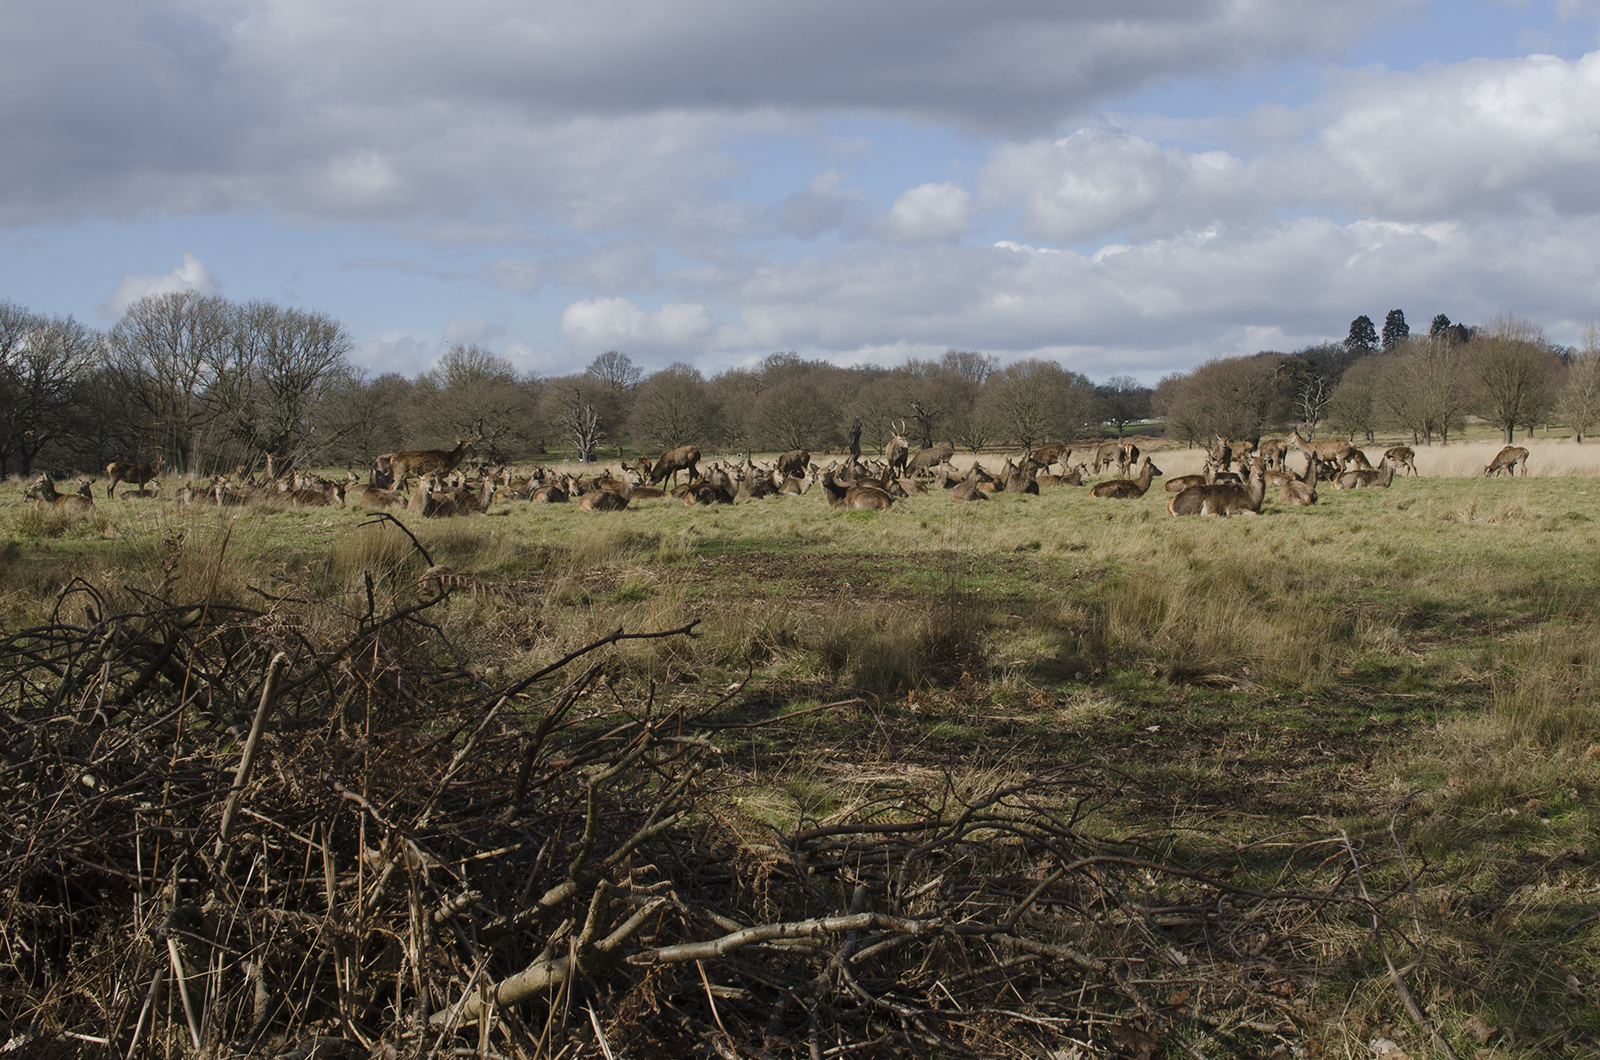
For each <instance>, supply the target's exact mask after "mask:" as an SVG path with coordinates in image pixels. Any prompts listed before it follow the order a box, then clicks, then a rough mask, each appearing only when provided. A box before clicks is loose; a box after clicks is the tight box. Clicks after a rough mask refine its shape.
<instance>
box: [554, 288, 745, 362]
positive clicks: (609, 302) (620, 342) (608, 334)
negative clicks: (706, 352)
mask: <svg viewBox="0 0 1600 1060" xmlns="http://www.w3.org/2000/svg"><path fill="white" fill-rule="evenodd" d="M716 324H717V321H716V314H714V313H713V312H712V311H711V310H710V309H709V308H708V307H706V306H704V305H700V304H698V303H692V302H674V303H668V304H666V305H663V306H662V307H661V308H660V309H659V310H657V311H656V312H654V313H651V312H647V311H646V310H644V309H641V308H639V307H638V306H637V305H634V304H633V303H632V302H630V301H628V300H627V299H625V298H589V299H585V300H583V301H581V302H573V303H572V304H571V305H569V306H567V307H566V308H565V309H563V310H562V311H561V332H562V334H564V335H565V336H566V337H567V338H568V339H569V340H571V341H572V342H573V343H575V344H576V345H577V346H578V347H579V348H580V349H587V350H594V351H596V352H603V351H605V350H612V349H643V350H646V351H649V350H655V349H661V348H667V349H674V350H677V349H685V348H693V347H695V346H697V345H700V344H703V343H705V342H706V341H708V340H709V339H710V338H711V336H712V334H713V332H714V331H715V329H716Z"/></svg>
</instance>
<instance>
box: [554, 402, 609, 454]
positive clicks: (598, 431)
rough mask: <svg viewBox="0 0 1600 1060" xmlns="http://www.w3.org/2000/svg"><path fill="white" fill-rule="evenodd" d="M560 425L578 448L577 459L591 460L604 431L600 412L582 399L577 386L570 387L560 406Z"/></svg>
mask: <svg viewBox="0 0 1600 1060" xmlns="http://www.w3.org/2000/svg"><path fill="white" fill-rule="evenodd" d="M561 426H562V428H563V429H564V430H565V431H566V432H567V436H568V437H569V438H571V439H572V444H573V446H574V447H575V448H576V449H577V450H578V461H579V462H580V463H585V464H586V463H588V462H590V461H591V460H593V459H594V451H595V449H596V448H598V447H599V445H600V442H601V441H602V440H604V438H605V436H606V432H605V429H604V427H603V426H602V424H601V420H600V413H599V412H598V411H596V409H595V407H594V406H593V405H591V404H589V403H588V402H586V401H584V399H583V391H581V390H580V389H578V388H577V387H573V388H572V396H571V397H570V398H568V399H567V400H566V402H565V403H564V405H563V407H562V410H561Z"/></svg>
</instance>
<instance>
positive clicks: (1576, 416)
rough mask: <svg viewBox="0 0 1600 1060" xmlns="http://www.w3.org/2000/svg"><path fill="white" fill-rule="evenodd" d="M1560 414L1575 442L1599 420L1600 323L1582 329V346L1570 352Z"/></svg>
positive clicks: (1580, 442) (1579, 441)
mask: <svg viewBox="0 0 1600 1060" xmlns="http://www.w3.org/2000/svg"><path fill="white" fill-rule="evenodd" d="M1560 407H1561V414H1562V415H1563V416H1564V417H1565V418H1566V421H1567V424H1568V425H1569V426H1571V428H1572V431H1573V435H1574V436H1575V438H1576V440H1577V442H1578V444H1580V445H1581V444H1582V443H1583V436H1584V435H1585V434H1587V433H1589V428H1590V427H1591V426H1593V425H1594V423H1595V422H1596V421H1597V420H1600V322H1591V323H1590V324H1589V325H1588V326H1587V327H1585V328H1584V329H1583V346H1582V347H1581V348H1580V349H1578V350H1577V352H1575V353H1574V354H1573V355H1572V363H1571V364H1570V365H1569V366H1568V367H1567V378H1566V383H1565V384H1564V386H1563V387H1562V390H1561V406H1560Z"/></svg>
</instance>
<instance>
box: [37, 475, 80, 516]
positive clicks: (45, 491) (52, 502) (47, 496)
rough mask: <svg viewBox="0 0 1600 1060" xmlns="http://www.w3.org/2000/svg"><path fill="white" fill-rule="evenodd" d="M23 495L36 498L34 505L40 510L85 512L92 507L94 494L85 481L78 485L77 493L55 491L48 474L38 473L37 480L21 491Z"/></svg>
mask: <svg viewBox="0 0 1600 1060" xmlns="http://www.w3.org/2000/svg"><path fill="white" fill-rule="evenodd" d="M23 496H26V497H36V498H38V503H37V504H35V505H34V507H36V508H38V509H39V510H40V511H41V512H46V511H56V512H87V511H89V510H90V509H92V508H93V507H94V494H93V493H92V492H91V491H90V489H89V484H88V483H87V482H85V483H84V484H83V485H81V486H79V487H78V492H77V493H57V492H56V484H55V483H54V482H52V481H51V480H50V476H49V475H40V476H39V481H37V482H35V483H34V484H33V485H31V486H29V487H28V488H27V489H26V490H24V491H23Z"/></svg>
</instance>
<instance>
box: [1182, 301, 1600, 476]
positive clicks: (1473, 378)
mask: <svg viewBox="0 0 1600 1060" xmlns="http://www.w3.org/2000/svg"><path fill="white" fill-rule="evenodd" d="M1154 413H1155V415H1156V416H1158V417H1160V418H1162V419H1164V420H1166V424H1167V432H1168V434H1169V436H1172V437H1175V438H1178V439H1180V440H1183V441H1187V442H1190V443H1207V444H1209V443H1210V441H1211V440H1212V439H1213V438H1214V437H1215V436H1217V435H1222V436H1224V437H1227V438H1231V439H1242V438H1255V437H1259V436H1260V435H1261V434H1262V433H1264V432H1267V431H1271V430H1274V429H1278V428H1280V427H1283V426H1286V425H1288V424H1298V425H1303V427H1304V428H1305V429H1307V430H1308V431H1310V432H1316V431H1318V430H1321V431H1322V432H1323V433H1324V434H1333V435H1338V436H1342V437H1347V438H1349V439H1351V440H1352V441H1354V440H1356V439H1357V438H1363V439H1365V440H1367V441H1371V440H1372V439H1373V437H1374V435H1375V434H1376V432H1378V431H1386V432H1389V433H1396V434H1410V435H1411V437H1412V440H1413V441H1414V442H1415V443H1417V444H1421V445H1433V444H1435V443H1436V442H1437V443H1438V444H1441V445H1447V444H1449V441H1450V436H1451V435H1452V434H1459V433H1460V432H1461V431H1462V430H1463V429H1464V428H1465V426H1466V423H1467V421H1468V419H1469V417H1471V418H1475V419H1478V420H1480V421H1482V422H1485V423H1488V424H1490V425H1491V426H1493V427H1494V428H1495V429H1496V430H1498V431H1499V432H1500V433H1501V435H1502V437H1503V438H1504V439H1505V441H1506V443H1507V444H1509V443H1510V442H1511V441H1512V440H1513V439H1514V437H1515V434H1516V431H1518V430H1524V431H1527V432H1528V433H1529V434H1530V435H1531V434H1532V432H1533V431H1534V430H1535V429H1536V428H1539V427H1545V426H1551V425H1555V424H1561V425H1564V426H1566V427H1568V428H1570V429H1571V430H1572V432H1573V435H1574V437H1575V439H1576V440H1577V441H1578V442H1582V441H1583V439H1584V437H1585V435H1587V434H1588V433H1589V431H1590V429H1591V428H1592V427H1593V426H1594V425H1595V423H1596V421H1597V419H1600V329H1597V327H1596V325H1594V324H1591V325H1589V327H1588V328H1587V329H1586V330H1585V331H1584V335H1583V345H1582V346H1581V347H1572V346H1562V345H1559V344H1555V343H1551V342H1549V341H1547V339H1546V338H1545V334H1544V330H1543V329H1542V328H1541V327H1539V325H1537V324H1535V323H1534V322H1533V321H1531V320H1528V319H1527V318H1525V317H1520V316H1515V315H1510V314H1507V315H1503V316H1498V317H1495V318H1493V319H1491V320H1489V321H1487V322H1485V323H1483V324H1480V325H1477V326H1473V327H1469V326H1467V325H1463V324H1457V323H1453V322H1452V321H1451V320H1450V318H1449V317H1448V316H1446V315H1444V314H1442V313H1441V314H1439V315H1437V316H1435V317H1434V318H1433V320H1432V322H1431V324H1430V326H1429V329H1428V333H1427V334H1426V335H1412V334H1411V332H1410V328H1409V326H1408V325H1407V324H1406V320H1405V314H1404V313H1403V312H1402V311H1401V310H1398V309H1396V310H1392V311H1391V312H1390V313H1389V314H1388V317H1387V318H1386V320H1385V322H1384V327H1383V331H1382V334H1381V335H1380V334H1379V332H1378V329H1377V328H1376V326H1375V325H1374V323H1373V321H1372V319H1371V318H1370V317H1367V316H1360V317H1357V318H1356V319H1355V320H1353V321H1352V322H1351V324H1350V333H1349V336H1348V337H1347V338H1346V339H1345V340H1344V341H1343V342H1338V343H1324V344H1321V345H1317V346H1311V347H1307V348H1305V349H1302V350H1298V351H1296V352H1294V353H1278V352H1273V351H1266V352H1262V353H1258V354H1255V355H1253V356H1249V357H1229V358H1220V359H1217V360H1213V361H1209V362H1207V363H1206V364H1203V365H1201V366H1200V367H1199V368H1196V369H1195V370H1194V371H1192V372H1182V373H1177V374H1174V375H1170V376H1168V377H1166V378H1165V379H1163V380H1162V381H1161V383H1160V384H1159V385H1158V386H1157V387H1156V393H1155V401H1154Z"/></svg>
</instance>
